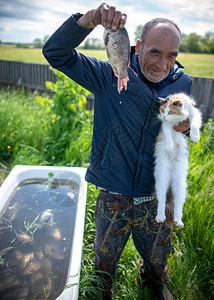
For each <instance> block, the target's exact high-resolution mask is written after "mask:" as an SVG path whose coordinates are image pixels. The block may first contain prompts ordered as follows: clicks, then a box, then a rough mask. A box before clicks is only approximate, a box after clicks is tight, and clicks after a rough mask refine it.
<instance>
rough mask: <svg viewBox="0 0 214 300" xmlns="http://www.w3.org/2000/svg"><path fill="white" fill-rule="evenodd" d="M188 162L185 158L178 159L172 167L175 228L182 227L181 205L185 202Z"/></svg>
mask: <svg viewBox="0 0 214 300" xmlns="http://www.w3.org/2000/svg"><path fill="white" fill-rule="evenodd" d="M187 167H188V161H187V158H184V157H182V158H181V157H178V161H177V162H176V163H175V165H174V172H173V177H172V193H173V196H174V222H175V224H176V225H177V226H179V227H183V225H184V224H183V222H182V216H183V205H184V203H185V200H186V188H187V183H186V176H187Z"/></svg>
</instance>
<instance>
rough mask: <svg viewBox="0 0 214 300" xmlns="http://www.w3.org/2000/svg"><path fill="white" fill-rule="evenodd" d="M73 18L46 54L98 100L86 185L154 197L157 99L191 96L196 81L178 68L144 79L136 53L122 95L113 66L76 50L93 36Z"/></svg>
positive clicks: (49, 59)
mask: <svg viewBox="0 0 214 300" xmlns="http://www.w3.org/2000/svg"><path fill="white" fill-rule="evenodd" d="M80 16H81V15H80V14H75V15H73V16H71V17H70V18H69V19H68V20H67V21H65V23H64V24H63V25H62V26H61V27H60V28H59V29H58V30H57V31H56V32H55V33H54V34H53V35H52V36H51V37H50V39H49V40H48V41H47V43H46V44H45V46H44V48H43V54H44V56H45V57H46V59H47V61H48V62H49V63H50V65H51V66H52V67H53V68H56V69H58V70H59V71H61V72H63V73H64V74H66V75H67V76H68V77H70V78H71V79H73V80H74V81H76V82H77V83H78V84H80V85H81V86H83V87H84V88H86V89H87V90H89V91H91V92H92V93H93V94H94V95H95V97H94V128H93V139H92V148H91V156H90V166H89V168H88V170H87V173H86V180H87V181H89V182H91V183H93V184H95V185H97V186H100V187H103V188H106V189H109V190H111V191H114V192H118V193H122V194H124V195H129V196H133V197H142V196H151V195H152V194H153V191H154V176H153V171H154V145H155V141H156V137H157V134H158V132H159V130H160V122H159V121H158V119H157V113H158V107H159V104H158V97H166V96H167V95H169V94H172V93H175V92H185V93H187V94H190V89H191V78H190V77H189V76H188V75H187V74H185V73H184V72H183V67H182V66H181V65H180V64H179V63H178V62H176V63H175V65H174V66H173V68H172V69H171V71H170V74H169V75H168V76H167V78H165V79H164V80H163V81H161V82H160V83H156V84H155V83H151V82H149V81H148V80H147V79H146V78H145V77H144V76H143V74H142V72H141V69H140V66H139V62H138V56H137V54H136V53H135V50H134V47H133V48H132V53H131V61H130V66H129V68H128V75H129V79H130V80H129V82H128V88H127V91H122V92H121V94H119V93H118V91H117V77H115V76H114V73H113V71H112V68H111V66H110V64H109V62H108V61H102V60H98V59H97V58H94V57H90V56H86V55H84V54H81V53H79V52H77V51H76V50H75V48H76V47H77V46H78V45H79V44H80V43H81V42H82V41H83V40H84V39H85V37H86V36H87V35H88V34H89V33H90V32H91V30H88V29H85V28H82V27H80V26H79V25H78V24H77V23H76V21H75V20H77V19H78V18H79V17H80Z"/></svg>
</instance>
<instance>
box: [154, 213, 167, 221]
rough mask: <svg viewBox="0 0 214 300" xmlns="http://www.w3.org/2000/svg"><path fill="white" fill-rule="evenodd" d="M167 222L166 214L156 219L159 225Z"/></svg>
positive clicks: (159, 215)
mask: <svg viewBox="0 0 214 300" xmlns="http://www.w3.org/2000/svg"><path fill="white" fill-rule="evenodd" d="M165 220H166V217H165V215H164V214H158V215H157V216H156V218H155V221H156V222H157V223H163V222H164V221H165Z"/></svg>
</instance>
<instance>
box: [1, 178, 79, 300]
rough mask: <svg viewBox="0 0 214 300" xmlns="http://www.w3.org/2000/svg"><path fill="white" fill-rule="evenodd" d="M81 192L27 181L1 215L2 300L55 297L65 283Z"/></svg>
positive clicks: (72, 186) (64, 184)
mask: <svg viewBox="0 0 214 300" xmlns="http://www.w3.org/2000/svg"><path fill="white" fill-rule="evenodd" d="M78 194H79V189H78V186H77V184H76V183H74V182H70V181H69V184H68V182H63V181H60V180H57V181H52V182H44V181H41V180H30V181H24V182H23V183H22V184H20V185H19V186H18V187H17V188H16V189H15V191H14V193H13V194H12V196H11V197H10V199H9V200H8V201H7V204H6V206H5V207H4V209H3V211H2V213H1V215H0V299H1V300H4V299H30V300H33V299H39V300H41V299H48V300H49V299H56V298H57V297H58V296H59V295H60V293H61V292H62V290H63V288H64V286H65V284H66V279H67V269H68V265H69V258H70V251H71V245H72V236H73V229H74V222H75V214H76V207H77V201H78V197H79V196H78Z"/></svg>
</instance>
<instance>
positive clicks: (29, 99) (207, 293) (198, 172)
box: [0, 78, 214, 300]
mask: <svg viewBox="0 0 214 300" xmlns="http://www.w3.org/2000/svg"><path fill="white" fill-rule="evenodd" d="M62 80H63V78H61V79H60V83H61V85H56V86H55V89H56V94H57V96H55V98H54V97H53V98H51V99H50V98H49V97H45V96H43V97H41V96H39V95H38V94H36V93H34V94H30V93H27V92H26V91H24V90H22V91H15V90H14V91H4V90H1V91H0V128H1V134H0V182H1V179H3V178H5V177H6V175H7V174H8V173H9V171H10V170H11V168H12V167H13V166H14V165H15V164H18V163H19V164H33V165H65V166H69V165H73V166H86V167H87V166H88V161H89V152H90V143H91V134H92V124H91V121H90V120H91V116H89V115H85V114H84V106H83V102H82V100H83V99H82V98H78V97H77V98H75V99H74V100H73V101H76V102H75V103H76V104H75V106H72V107H71V106H70V105H68V106H66V101H65V102H63V100H62V98H63V99H67V98H66V97H67V96H69V97H71V96H72V95H70V93H71V90H72V89H74V88H75V90H78V88H77V87H76V86H74V85H69V83H68V82H67V81H66V80H65V81H64V83H63V81H62ZM82 92H83V91H82ZM61 97H62V98H61ZM61 105H62V106H61ZM54 107H55V110H54ZM68 112H69V114H71V115H72V116H73V117H72V118H73V119H72V120H73V121H72V122H71V119H67V121H66V123H63V127H62V124H61V123H62V120H61V119H60V115H59V114H63V115H64V116H65V119H66V118H67V117H66V114H67V113H68ZM83 120H85V121H83ZM70 122H71V123H72V124H70ZM69 124H70V125H69ZM67 126H68V127H67ZM69 126H71V127H69ZM76 126H77V127H76ZM65 128H67V129H66V130H65ZM72 128H73V129H72ZM74 128H75V129H74ZM80 149H81V151H80ZM213 153H214V123H212V122H208V123H207V124H206V125H205V127H204V129H203V131H202V136H201V140H200V141H199V142H198V143H196V144H194V143H191V142H190V159H189V175H188V196H187V201H186V204H185V206H184V217H183V221H184V224H185V226H184V228H182V229H180V230H178V229H175V232H174V237H173V245H172V253H171V255H170V257H169V264H168V265H169V271H170V283H169V286H168V288H169V290H170V291H171V292H172V293H173V295H174V297H175V299H178V300H186V299H188V300H198V299H200V300H209V299H210V300H211V299H212V298H213V297H214V284H213V283H214V282H213V267H214V265H213V246H214V243H213V232H214V228H213V212H214V207H213V206H214V204H213V198H214V189H213V186H214V155H213ZM74 154H75V155H74ZM0 184H1V183H0ZM96 196H97V190H96V188H95V187H94V186H93V185H91V184H89V185H88V195H87V208H86V218H85V231H84V248H83V256H82V267H81V277H80V287H79V291H80V292H79V294H80V295H79V299H80V300H82V299H85V292H86V291H87V290H92V291H93V290H94V288H93V286H92V285H91V280H93V279H95V280H97V278H95V277H94V274H93V264H94V251H93V242H94V237H95V226H94V211H95V207H96ZM140 263H141V258H140V256H139V254H138V253H137V251H136V249H135V247H134V244H133V241H132V239H130V240H129V241H128V244H127V246H126V247H125V250H124V252H123V254H122V257H121V259H120V262H119V264H118V269H117V274H116V282H115V286H116V288H115V299H116V300H120V299H123V298H124V299H131V300H138V299H146V300H149V299H150V292H149V291H148V290H147V289H144V290H143V291H142V290H141V289H140V287H139V285H138V281H137V272H138V267H139V265H140ZM98 298H99V297H98ZM94 299H97V298H96V295H95V296H94Z"/></svg>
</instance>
